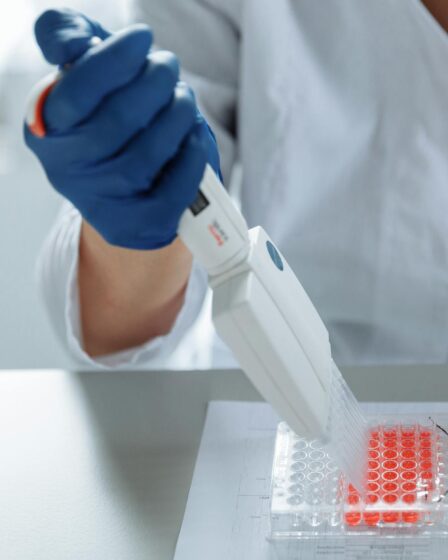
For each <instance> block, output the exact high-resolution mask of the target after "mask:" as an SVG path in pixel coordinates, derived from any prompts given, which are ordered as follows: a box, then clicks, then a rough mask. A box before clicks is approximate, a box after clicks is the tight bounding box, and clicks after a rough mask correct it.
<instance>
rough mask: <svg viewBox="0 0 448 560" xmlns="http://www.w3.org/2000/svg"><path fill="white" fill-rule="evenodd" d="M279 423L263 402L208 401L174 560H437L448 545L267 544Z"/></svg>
mask: <svg viewBox="0 0 448 560" xmlns="http://www.w3.org/2000/svg"><path fill="white" fill-rule="evenodd" d="M364 408H365V410H366V412H368V413H369V414H377V413H394V412H395V413H406V412H411V413H413V414H415V415H420V414H426V413H428V414H431V415H434V416H436V415H437V414H447V413H448V403H444V404H442V403H440V404H434V403H419V404H414V403H406V404H397V403H388V404H373V403H371V404H365V405H364ZM277 422H278V418H277V417H276V415H275V414H274V412H273V411H272V409H271V408H270V407H269V405H267V404H264V403H229V402H213V403H210V405H209V409H208V414H207V420H206V423H205V427H204V432H203V436H202V442H201V446H200V450H199V454H198V459H197V463H196V468H195V473H194V477H193V482H192V486H191V490H190V495H189V498H188V503H187V508H186V511H185V517H184V522H183V525H182V529H181V532H180V535H179V539H178V543H177V548H176V554H175V558H174V560H196V559H201V560H202V559H209V558H210V559H213V560H333V559H334V560H339V559H341V560H342V559H344V560H370V559H375V560H435V559H437V560H439V559H442V558H446V557H448V541H445V542H442V541H439V540H436V539H427V540H426V541H424V542H423V543H422V542H421V541H416V540H412V539H409V538H407V539H406V538H401V539H399V538H396V539H395V538H394V539H388V540H380V539H379V538H374V539H372V538H367V537H366V538H365V539H363V540H362V541H361V540H360V539H356V540H355V542H354V543H353V542H352V541H351V540H350V538H347V539H344V540H333V541H330V540H327V539H326V540H322V541H321V542H319V541H289V542H283V543H279V542H277V543H273V542H269V541H268V540H267V538H266V537H267V536H268V533H269V491H270V477H271V466H272V456H273V449H274V438H275V430H276V425H277Z"/></svg>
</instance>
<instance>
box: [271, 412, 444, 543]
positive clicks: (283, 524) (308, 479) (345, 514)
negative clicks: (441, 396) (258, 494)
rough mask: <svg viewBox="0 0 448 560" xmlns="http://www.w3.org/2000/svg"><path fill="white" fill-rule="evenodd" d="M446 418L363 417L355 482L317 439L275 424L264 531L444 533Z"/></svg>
mask: <svg viewBox="0 0 448 560" xmlns="http://www.w3.org/2000/svg"><path fill="white" fill-rule="evenodd" d="M445 425H448V418H445V419H442V418H437V420H436V419H434V420H433V419H431V418H428V417H424V418H419V419H415V418H409V417H408V416H400V417H394V418H391V417H382V418H380V419H379V418H373V419H369V424H368V427H367V430H368V434H369V444H368V450H367V456H366V458H365V467H364V471H365V476H364V483H363V487H362V488H355V487H354V486H353V485H352V484H350V481H349V480H346V478H345V477H344V475H343V474H342V473H341V472H340V470H339V468H338V467H337V465H336V464H335V463H334V462H333V461H332V459H331V458H330V457H329V456H328V453H327V451H326V449H325V448H324V447H323V446H322V444H321V443H320V442H319V441H317V440H315V441H308V440H305V439H304V438H301V437H298V436H296V435H295V434H294V433H293V432H292V431H291V430H290V429H289V427H288V425H287V424H285V423H284V422H282V423H281V424H279V426H278V430H277V439H276V446H275V454H274V464H273V473H272V495H271V537H272V538H313V537H319V538H321V537H322V536H325V535H328V536H347V535H354V536H355V535H366V534H371V535H395V534H399V535H400V536H406V535H410V536H413V537H415V536H422V537H425V536H431V535H432V536H443V537H446V538H448V472H447V464H448V432H446V431H445V428H444V426H445Z"/></svg>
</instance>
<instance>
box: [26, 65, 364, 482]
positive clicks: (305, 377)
mask: <svg viewBox="0 0 448 560" xmlns="http://www.w3.org/2000/svg"><path fill="white" fill-rule="evenodd" d="M55 79H59V78H58V77H56V78H55V76H54V75H53V76H51V77H49V78H45V79H44V80H43V81H42V82H40V84H38V85H37V86H36V87H35V89H34V90H33V92H32V95H31V100H30V105H29V110H28V113H27V118H26V121H27V124H28V126H29V128H30V130H31V131H32V132H34V133H35V134H37V135H43V134H45V125H44V122H43V118H42V109H43V105H44V102H45V98H46V96H47V95H48V93H49V91H50V90H51V87H52V84H53V83H54V81H55ZM178 234H179V236H180V238H181V239H182V240H183V241H184V243H185V244H186V246H187V247H188V248H189V249H190V251H191V252H192V254H193V256H194V257H195V259H196V260H197V261H198V262H199V263H200V264H201V265H203V266H204V267H205V269H206V270H207V272H208V277H209V285H210V287H211V289H212V291H213V321H214V324H215V326H216V330H217V332H218V334H219V335H220V336H221V338H222V339H223V340H224V341H225V342H226V343H227V345H228V346H229V348H230V349H231V350H232V351H233V353H234V354H235V356H236V358H237V360H238V361H239V363H240V365H241V367H242V369H243V370H244V371H245V373H246V375H247V376H248V377H249V379H250V380H251V381H252V383H253V384H254V385H255V387H256V388H257V389H258V391H259V392H260V393H261V395H262V396H263V397H264V398H265V399H266V400H267V401H268V402H269V403H271V404H272V406H273V407H274V408H275V410H276V411H277V413H278V414H279V415H280V417H282V418H283V419H284V420H285V421H286V422H287V423H288V424H289V426H290V427H291V429H292V430H293V431H295V432H296V433H297V434H299V435H300V436H303V437H306V438H309V439H321V440H322V441H324V442H326V444H327V445H328V450H329V452H330V453H331V455H332V456H333V458H334V459H335V460H336V462H337V463H338V464H339V466H340V467H341V469H342V470H343V471H344V472H345V473H346V475H347V476H348V477H349V479H350V480H351V481H352V482H353V483H354V484H357V485H359V487H361V485H362V481H363V475H364V459H365V456H366V454H365V449H366V441H365V440H366V423H365V421H364V418H363V415H362V413H361V410H360V408H359V405H358V403H357V401H356V399H355V397H354V396H353V394H352V393H351V391H350V389H349V387H348V386H347V384H346V383H345V381H344V379H343V377H342V375H341V374H340V372H339V370H338V369H337V367H336V365H335V364H334V362H333V360H332V357H331V348H330V342H329V336H328V331H327V329H326V328H325V326H324V324H323V322H322V321H321V319H320V317H319V315H318V313H317V311H316V309H315V308H314V306H313V304H312V303H311V301H310V299H309V298H308V296H307V294H306V293H305V290H304V289H303V287H302V286H301V284H300V282H299V281H298V279H297V278H296V276H295V274H294V273H293V271H292V270H291V268H290V267H289V266H288V264H287V262H286V260H285V259H284V257H283V256H282V255H281V253H280V251H279V250H278V249H277V248H276V246H275V244H274V242H273V241H272V240H271V239H270V238H269V237H268V235H267V234H266V232H265V231H264V230H263V229H262V228H261V227H255V228H252V229H250V230H248V227H247V224H246V222H245V220H244V218H243V216H242V214H241V213H240V212H239V210H238V209H237V208H236V207H235V205H234V204H233V202H232V201H231V199H230V197H229V195H228V194H227V192H226V190H225V189H224V188H223V186H222V184H221V183H220V181H219V180H218V178H217V176H216V174H215V172H214V171H213V170H212V168H211V167H210V166H208V165H207V167H206V169H205V172H204V177H203V180H202V182H201V184H200V188H199V191H198V196H197V198H196V201H195V202H194V204H193V205H191V207H190V208H188V209H187V210H185V212H184V214H183V216H182V218H181V221H180V224H179V229H178Z"/></svg>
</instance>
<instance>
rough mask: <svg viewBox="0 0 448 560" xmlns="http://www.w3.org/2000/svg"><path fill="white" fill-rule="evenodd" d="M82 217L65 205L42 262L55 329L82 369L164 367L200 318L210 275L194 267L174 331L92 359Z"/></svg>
mask: <svg viewBox="0 0 448 560" xmlns="http://www.w3.org/2000/svg"><path fill="white" fill-rule="evenodd" d="M81 222H82V218H81V215H80V214H79V212H78V211H77V210H76V209H75V208H74V207H73V206H72V205H71V204H70V203H68V202H67V203H64V205H63V207H62V209H61V211H60V213H59V215H58V217H57V219H56V222H55V224H54V226H53V228H52V230H51V231H50V233H49V235H48V237H47V239H46V241H45V243H44V246H43V248H42V250H41V253H40V255H39V258H38V261H37V277H38V285H39V287H40V290H41V292H42V296H43V300H44V303H45V306H46V308H47V311H48V314H49V317H50V321H51V323H52V325H53V328H54V330H55V332H56V334H57V335H58V337H59V338H60V340H61V341H62V343H63V344H64V345H65V346H66V347H67V349H68V350H69V352H70V353H71V354H72V356H73V357H74V358H75V359H76V360H77V361H78V362H79V363H80V365H83V366H86V367H88V368H94V369H95V368H101V369H106V368H125V367H131V368H133V367H135V368H136V369H137V368H138V367H139V366H140V367H145V368H163V367H165V366H166V365H167V363H169V358H170V356H171V355H172V353H173V351H174V349H175V348H176V346H177V345H178V343H179V341H180V339H181V338H182V336H183V335H184V334H185V332H187V330H188V329H189V327H190V326H191V324H192V323H193V322H194V320H195V318H196V317H197V315H198V314H199V311H200V309H201V306H202V303H203V300H204V296H205V293H206V290H207V275H206V273H205V271H204V269H203V268H202V267H200V266H199V265H197V264H196V263H194V264H193V269H192V273H191V275H190V278H189V282H188V286H187V290H186V294H185V302H184V305H183V307H182V309H181V310H180V312H179V314H178V316H177V318H176V321H175V323H174V325H173V327H172V329H171V331H170V332H169V333H168V334H167V335H165V336H160V337H157V338H154V339H152V340H151V341H149V342H147V343H146V344H143V345H142V346H139V347H137V348H132V349H129V350H126V351H123V352H117V353H115V354H111V355H108V356H102V357H101V358H97V359H92V358H90V357H89V356H88V354H87V353H86V352H85V351H84V349H83V344H82V333H81V323H80V315H79V300H78V283H77V277H78V249H79V235H80V230H81Z"/></svg>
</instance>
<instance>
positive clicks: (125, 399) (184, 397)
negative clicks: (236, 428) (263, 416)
mask: <svg viewBox="0 0 448 560" xmlns="http://www.w3.org/2000/svg"><path fill="white" fill-rule="evenodd" d="M343 371H344V373H345V375H346V378H347V380H348V381H349V383H350V385H351V386H352V387H353V389H354V391H355V393H356V394H357V396H358V398H359V399H360V400H364V401H366V400H368V401H438V402H440V401H448V366H446V367H441V366H421V367H416V366H413V367H400V368H396V367H395V368H394V367H387V368H386V367H383V368H355V369H344V370H343ZM210 400H259V396H258V395H257V393H256V392H255V391H254V390H253V388H252V387H251V385H250V384H249V382H248V381H246V379H245V377H244V375H243V374H242V373H241V372H239V371H203V372H168V371H165V372H104V371H100V372H82V373H74V372H73V373H72V372H64V371H56V370H49V371H43V370H34V371H32V370H29V371H24V370H16V371H0V558H1V559H5V560H80V559H82V560H90V559H92V560H93V559H95V560H96V559H103V558H104V559H106V558H107V560H122V559H124V558H125V559H126V560H143V559H144V560H148V559H153V558H154V559H157V560H168V559H172V558H173V554H174V548H175V543H176V539H177V535H178V532H179V529H180V526H181V523H182V516H183V512H184V508H185V504H186V500H187V496H188V490H189V486H190V482H191V477H192V473H193V468H194V462H195V457H196V453H197V449H198V445H199V441H200V437H201V431H202V425H203V421H204V417H205V411H206V406H207V402H208V401H210Z"/></svg>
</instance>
